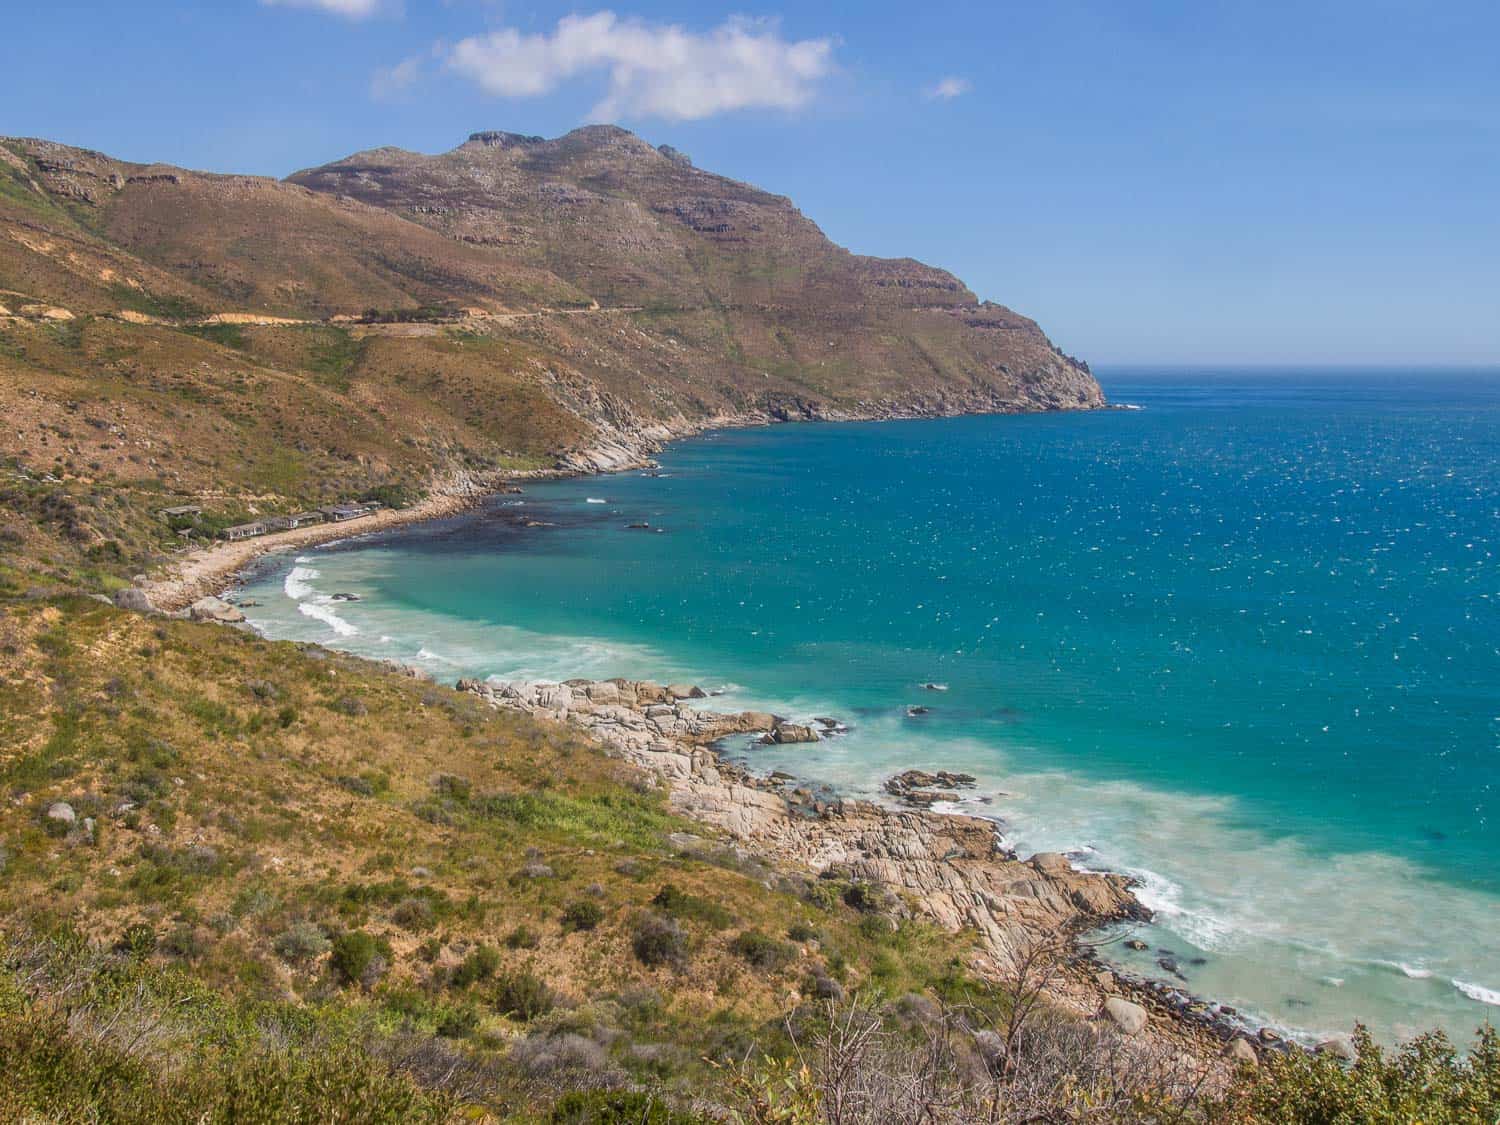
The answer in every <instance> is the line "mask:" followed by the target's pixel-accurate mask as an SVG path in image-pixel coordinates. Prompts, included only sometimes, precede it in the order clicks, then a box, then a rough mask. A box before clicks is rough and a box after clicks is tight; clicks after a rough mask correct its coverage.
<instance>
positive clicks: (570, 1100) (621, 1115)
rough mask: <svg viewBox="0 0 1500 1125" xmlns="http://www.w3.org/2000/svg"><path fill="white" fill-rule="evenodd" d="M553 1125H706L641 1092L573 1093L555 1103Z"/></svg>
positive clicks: (578, 1091)
mask: <svg viewBox="0 0 1500 1125" xmlns="http://www.w3.org/2000/svg"><path fill="white" fill-rule="evenodd" d="M550 1120H551V1122H552V1125H709V1122H710V1120H711V1119H710V1118H707V1117H700V1116H699V1115H697V1114H696V1113H686V1112H684V1111H682V1110H678V1109H673V1108H672V1107H671V1106H670V1105H668V1104H667V1103H666V1102H664V1101H662V1100H661V1098H659V1097H657V1096H656V1095H655V1094H650V1093H646V1092H644V1091H641V1090H574V1091H572V1092H571V1093H567V1094H564V1095H563V1096H562V1097H560V1098H558V1099H557V1104H556V1105H554V1106H553V1107H552V1117H551V1119H550Z"/></svg>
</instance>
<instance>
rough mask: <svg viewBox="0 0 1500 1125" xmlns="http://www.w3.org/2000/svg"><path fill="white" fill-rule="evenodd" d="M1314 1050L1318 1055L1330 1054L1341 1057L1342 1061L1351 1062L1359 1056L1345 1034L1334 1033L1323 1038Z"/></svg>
mask: <svg viewBox="0 0 1500 1125" xmlns="http://www.w3.org/2000/svg"><path fill="white" fill-rule="evenodd" d="M1316 1050H1317V1052H1318V1054H1320V1055H1332V1056H1333V1057H1334V1058H1336V1059H1341V1060H1342V1061H1344V1062H1353V1061H1354V1060H1355V1059H1357V1058H1358V1057H1359V1053H1358V1052H1357V1051H1355V1049H1354V1044H1353V1043H1352V1042H1350V1041H1349V1039H1348V1037H1347V1036H1343V1035H1335V1036H1334V1037H1333V1038H1332V1039H1325V1040H1323V1042H1321V1043H1319V1044H1318V1046H1317V1048H1316Z"/></svg>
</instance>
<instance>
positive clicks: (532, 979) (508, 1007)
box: [494, 969, 557, 1021]
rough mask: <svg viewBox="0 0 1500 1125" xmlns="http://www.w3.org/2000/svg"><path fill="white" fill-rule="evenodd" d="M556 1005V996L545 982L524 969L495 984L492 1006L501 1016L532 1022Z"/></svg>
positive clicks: (509, 974) (507, 975)
mask: <svg viewBox="0 0 1500 1125" xmlns="http://www.w3.org/2000/svg"><path fill="white" fill-rule="evenodd" d="M556 1004H557V996H556V995H555V994H554V993H553V991H552V989H551V988H549V987H548V985H547V983H546V981H544V980H542V979H541V978H540V977H538V976H536V975H535V974H534V973H531V972H529V971H527V970H525V969H522V970H521V971H519V972H515V973H507V974H506V975H505V976H503V977H501V978H500V979H499V980H498V981H497V982H496V983H495V992H494V1005H495V1008H496V1010H497V1011H499V1012H500V1013H501V1014H502V1015H506V1016H511V1017H513V1018H515V1019H518V1020H528V1021H529V1020H534V1019H536V1018H537V1017H538V1016H545V1015H546V1014H547V1013H548V1012H550V1011H551V1010H552V1009H553V1007H554V1006H555V1005H556Z"/></svg>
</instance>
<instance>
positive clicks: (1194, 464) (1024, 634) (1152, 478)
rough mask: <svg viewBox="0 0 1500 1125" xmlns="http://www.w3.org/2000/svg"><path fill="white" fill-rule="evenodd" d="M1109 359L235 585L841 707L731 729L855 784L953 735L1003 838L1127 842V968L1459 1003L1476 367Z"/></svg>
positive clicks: (750, 696) (1494, 905)
mask: <svg viewBox="0 0 1500 1125" xmlns="http://www.w3.org/2000/svg"><path fill="white" fill-rule="evenodd" d="M1106 389H1107V390H1110V391H1111V392H1112V393H1113V394H1114V395H1115V397H1116V398H1118V399H1120V400H1122V401H1129V402H1131V403H1134V404H1138V405H1141V406H1143V407H1145V408H1146V409H1143V410H1137V411H1128V412H1127V411H1120V412H1109V413H1102V414H1094V415H1087V416H1063V417H1033V418H984V419H959V420H954V421H948V422H930V423H892V424H882V425H849V426H801V427H784V428H778V429H775V430H763V431H752V432H743V433H725V434H716V435H709V436H708V437H706V438H704V439H701V440H697V441H693V442H687V443H683V444H682V445H679V446H676V447H674V448H673V449H671V450H669V451H668V453H667V454H666V456H665V458H664V467H665V468H666V469H667V470H668V472H666V473H664V474H663V475H660V476H651V477H648V476H645V475H637V474H621V475H617V476H615V477H613V478H611V480H610V481H609V485H608V489H607V495H608V497H609V500H608V503H607V504H589V503H587V501H588V500H589V499H591V498H592V499H598V493H599V492H601V491H605V489H604V488H603V487H602V486H601V483H600V482H598V481H592V482H590V481H566V482H558V483H555V484H547V485H540V486H535V487H531V488H528V495H527V496H526V504H525V508H524V511H525V513H526V518H529V519H532V520H539V521H541V522H544V523H545V524H547V525H548V526H546V527H542V528H524V527H523V526H522V525H521V519H522V517H521V516H520V514H519V512H518V511H516V510H513V509H509V508H507V507H505V506H504V502H503V501H502V502H498V503H497V504H496V505H495V507H493V508H492V509H489V510H487V511H486V512H483V513H480V514H479V515H476V516H470V517H466V518H464V519H460V520H456V521H449V522H446V523H442V524H437V525H429V526H427V527H421V528H415V529H410V530H406V531H403V532H399V533H394V534H391V535H387V536H383V537H377V538H374V539H370V540H365V541H363V542H361V543H360V544H358V545H355V546H352V547H349V548H332V549H321V550H318V551H315V552H312V553H310V554H309V555H307V556H305V557H303V558H300V559H297V560H295V561H294V562H288V561H285V560H282V561H279V562H278V561H271V562H269V563H267V564H266V569H264V570H263V571H262V572H260V573H259V575H258V576H257V577H256V578H255V580H254V581H253V582H252V583H251V584H250V587H249V590H248V592H249V594H250V595H251V596H253V597H254V598H255V599H256V600H258V601H260V602H261V603H263V604H262V606H261V607H259V608H256V609H252V610H251V611H250V616H251V619H252V621H253V623H254V624H255V625H257V626H258V627H259V628H262V629H263V630H265V631H266V632H267V633H269V634H271V635H274V636H285V637H294V638H297V639H301V640H316V641H321V642H323V643H327V644H337V645H339V646H341V647H345V648H349V649H352V650H354V651H357V652H361V653H364V654H367V655H370V656H376V657H381V658H395V659H399V660H403V661H406V662H409V663H414V664H418V665H420V666H422V667H425V668H427V669H428V670H429V671H431V672H432V673H433V674H434V675H435V676H437V677H438V678H440V679H443V680H452V679H454V678H457V677H458V676H459V675H473V676H480V677H484V676H494V677H498V678H502V679H511V678H531V679H563V678H567V677H569V676H589V677H602V676H611V675H628V676H640V677H652V678H657V679H664V680H665V679H674V680H675V679H691V680H697V681H699V682H703V683H705V686H710V687H712V686H715V685H716V684H731V683H732V684H735V685H745V686H744V687H735V688H732V689H731V690H730V691H729V694H727V695H726V696H725V697H724V699H723V700H721V701H719V702H722V703H723V705H724V706H726V707H741V706H764V707H768V708H769V709H772V710H775V711H777V712H778V713H782V714H786V715H790V716H795V717H811V716H814V715H833V716H837V717H839V718H840V719H843V720H844V721H846V722H848V723H849V724H850V727H851V729H850V731H849V733H848V734H847V735H844V736H841V737H838V738H835V739H831V740H828V741H825V742H822V743H820V744H819V745H818V746H817V747H786V748H754V749H751V748H745V747H738V748H735V750H736V752H738V753H742V754H744V755H745V756H746V757H748V758H750V759H752V761H753V762H754V763H755V764H756V765H758V766H761V767H763V768H765V769H786V770H789V771H792V772H795V773H797V774H799V775H801V776H804V777H807V778H809V779H811V780H814V781H819V782H824V783H827V784H830V785H833V786H836V787H838V788H839V789H841V790H844V791H849V792H856V793H864V794H877V793H878V792H879V789H880V784H881V782H882V781H883V779H884V778H885V777H887V776H889V775H890V774H891V773H893V772H895V771H897V770H899V769H904V768H908V767H912V766H921V767H927V768H949V769H960V770H964V771H966V772H969V773H973V774H975V775H977V776H978V777H979V778H980V779H981V781H980V785H979V786H978V788H977V789H976V790H975V791H974V792H972V793H965V794H964V795H963V800H962V801H961V802H960V804H959V805H958V806H957V807H958V808H960V809H962V810H963V811H967V812H973V813H977V814H981V815H987V816H992V817H995V818H996V819H997V820H998V821H999V823H1000V825H1001V830H1002V832H1003V835H1004V838H1005V839H1006V841H1007V842H1008V843H1010V844H1012V845H1014V846H1015V847H1017V848H1018V849H1020V850H1022V851H1032V850H1040V849H1046V850H1057V851H1063V852H1065V853H1067V854H1069V855H1070V856H1072V857H1073V859H1074V862H1076V863H1078V864H1080V865H1082V866H1087V867H1095V868H1100V869H1108V870H1115V871H1124V872H1127V873H1129V874H1132V875H1134V876H1135V877H1136V878H1137V879H1138V880H1139V884H1140V885H1139V890H1138V894H1139V895H1140V897H1141V899H1142V900H1143V901H1144V902H1146V903H1147V904H1148V905H1150V906H1151V907H1152V908H1153V910H1155V911H1156V923H1155V925H1153V926H1151V927H1147V928H1146V929H1145V930H1144V931H1142V933H1141V936H1143V937H1144V938H1145V939H1146V940H1147V941H1148V942H1149V943H1150V947H1151V948H1150V950H1149V951H1148V952H1147V953H1144V954H1131V953H1128V952H1127V951H1125V950H1124V949H1123V948H1121V947H1111V950H1110V955H1111V956H1118V957H1119V958H1121V959H1122V960H1125V961H1126V962H1127V963H1128V964H1129V965H1130V967H1131V968H1133V969H1135V970H1137V971H1143V972H1151V973H1153V974H1155V975H1158V976H1163V977H1165V978H1166V979H1171V980H1173V981H1175V982H1176V983H1178V984H1182V985H1183V986H1184V987H1186V988H1189V989H1191V990H1193V991H1196V992H1199V993H1201V994H1205V995H1209V996H1212V997H1214V998H1217V999H1221V1000H1223V1001H1225V1002H1228V1003H1232V1004H1234V1005H1236V1006H1237V1007H1240V1008H1241V1009H1243V1010H1244V1011H1246V1012H1248V1013H1252V1014H1254V1015H1257V1016H1260V1017H1263V1018H1265V1019H1267V1020H1269V1021H1272V1022H1275V1023H1277V1024H1279V1025H1281V1026H1283V1027H1287V1028H1294V1029H1302V1030H1303V1031H1305V1032H1306V1033H1308V1034H1316V1033H1321V1032H1326V1031H1334V1030H1340V1029H1347V1028H1348V1026H1349V1025H1350V1024H1351V1023H1352V1021H1353V1020H1354V1019H1356V1018H1361V1019H1364V1020H1365V1021H1366V1022H1368V1023H1369V1024H1370V1025H1371V1026H1372V1027H1373V1028H1374V1029H1375V1030H1376V1031H1377V1033H1378V1034H1381V1035H1383V1036H1385V1037H1387V1038H1396V1037H1398V1036H1401V1035H1405V1034H1409V1033H1410V1032H1412V1031H1415V1030H1417V1029H1420V1028H1424V1027H1428V1026H1432V1025H1435V1024H1436V1025H1441V1026H1444V1027H1446V1028H1447V1029H1448V1030H1450V1032H1452V1033H1454V1034H1455V1035H1456V1036H1458V1037H1460V1038H1465V1039H1466V1038H1467V1037H1468V1036H1469V1034H1470V1033H1471V1032H1472V1030H1473V1028H1474V1027H1475V1026H1476V1025H1477V1024H1478V1023H1479V1022H1480V1021H1482V1020H1484V1019H1486V1018H1487V1017H1489V1016H1492V1015H1493V1014H1494V1005H1495V1003H1496V999H1497V992H1500V948H1497V947H1496V943H1494V942H1492V941H1489V940H1487V939H1486V936H1485V935H1488V934H1490V933H1492V932H1493V931H1494V929H1495V920H1496V918H1497V917H1500V874H1497V869H1496V868H1495V866H1494V864H1493V862H1492V857H1493V855H1494V853H1495V850H1496V846H1497V845H1500V839H1497V829H1496V824H1495V817H1494V814H1493V808H1492V805H1493V800H1494V792H1495V787H1496V785H1497V784H1500V643H1497V642H1496V639H1495V638H1496V637H1500V572H1497V569H1496V551H1497V549H1500V380H1496V379H1494V378H1489V379H1483V378H1479V377H1466V378H1455V377H1445V376H1441V375H1432V374H1431V373H1427V374H1425V375H1424V374H1421V373H1410V374H1407V375H1394V374H1375V373H1366V374H1358V373H1341V374H1339V375H1337V376H1316V375H1307V374H1305V373H1301V374H1295V375H1270V376H1267V375H1247V374H1244V373H1238V374H1236V373H1227V374H1225V373H1219V374H1215V373H1202V372H1200V373H1184V374H1178V375H1176V376H1173V377H1169V378H1157V377H1151V378H1147V377H1145V376H1139V377H1132V378H1130V379H1122V380H1121V381H1119V382H1117V384H1116V385H1115V386H1111V385H1110V384H1109V383H1108V382H1106ZM640 522H648V523H650V525H651V526H652V527H653V528H654V529H656V528H659V529H663V533H662V534H653V535H641V534H639V533H638V532H633V531H630V530H628V525H629V524H630V523H640ZM336 592H349V593H354V594H357V595H358V596H359V598H360V600H358V601H348V600H344V601H338V602H334V601H333V600H332V595H333V594H334V593H336ZM926 683H941V684H943V685H944V686H945V687H946V688H947V690H945V691H942V692H936V691H930V690H927V689H925V688H924V687H923V685H924V684H926ZM917 703H920V704H923V705H925V706H928V707H929V708H930V713H928V714H926V715H917V716H908V714H907V708H908V707H909V706H910V705H912V704H917Z"/></svg>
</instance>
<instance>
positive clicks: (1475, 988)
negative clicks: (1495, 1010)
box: [1453, 980, 1500, 1005]
mask: <svg viewBox="0 0 1500 1125" xmlns="http://www.w3.org/2000/svg"><path fill="white" fill-rule="evenodd" d="M1453 987H1454V988H1456V989H1458V990H1459V991H1460V992H1462V993H1463V994H1464V995H1465V996H1467V997H1468V998H1469V999H1470V1000H1478V1001H1479V1002H1480V1003H1481V1004H1495V1005H1500V992H1496V991H1495V990H1494V989H1493V988H1483V987H1481V986H1480V985H1477V984H1470V983H1469V982H1468V981H1463V980H1455V981H1454V982H1453Z"/></svg>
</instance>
